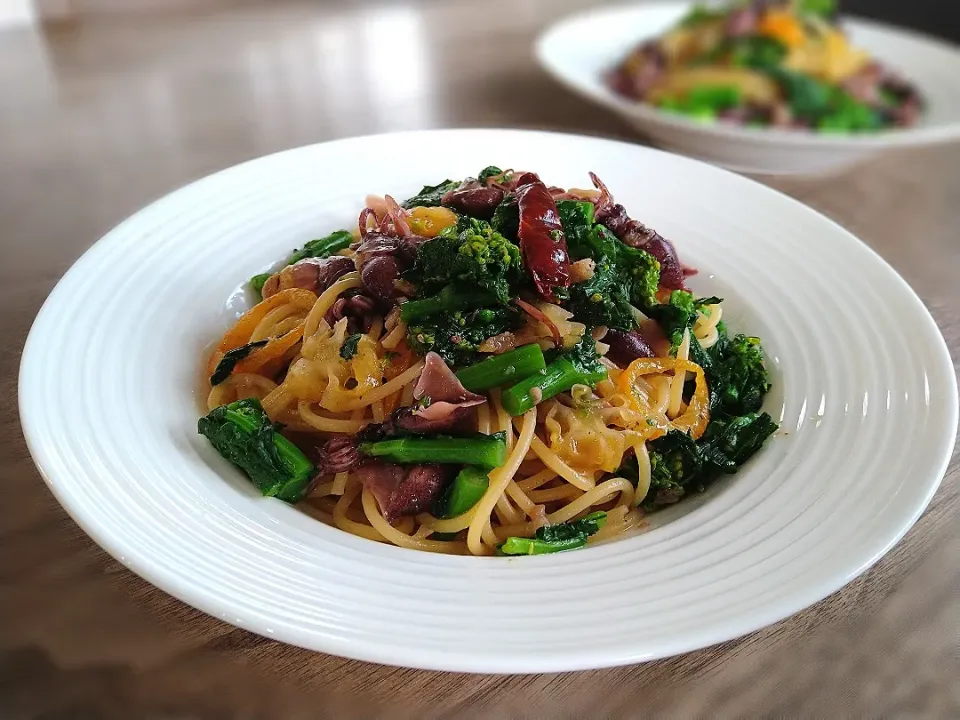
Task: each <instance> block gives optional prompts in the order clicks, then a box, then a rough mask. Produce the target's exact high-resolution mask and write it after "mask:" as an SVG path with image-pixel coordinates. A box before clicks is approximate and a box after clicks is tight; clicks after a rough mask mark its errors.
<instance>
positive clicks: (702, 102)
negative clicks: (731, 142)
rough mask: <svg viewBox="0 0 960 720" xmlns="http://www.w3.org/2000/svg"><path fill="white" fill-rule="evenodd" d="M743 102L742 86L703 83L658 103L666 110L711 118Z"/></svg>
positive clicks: (665, 97) (666, 97) (664, 98)
mask: <svg viewBox="0 0 960 720" xmlns="http://www.w3.org/2000/svg"><path fill="white" fill-rule="evenodd" d="M742 103H743V94H742V93H741V92H740V88H738V87H736V86H733V85H701V86H698V87H694V88H691V89H690V90H689V91H687V92H686V93H684V94H683V95H681V96H680V97H673V96H670V95H667V96H664V97H663V98H661V99H660V101H659V102H658V103H657V104H658V106H659V107H661V108H663V109H664V110H672V111H674V112H680V113H683V114H685V115H692V116H693V117H699V118H702V119H705V120H706V119H711V118H714V117H716V116H717V115H718V114H719V113H720V112H722V111H724V110H729V109H730V108H735V107H737V106H738V105H741V104H742Z"/></svg>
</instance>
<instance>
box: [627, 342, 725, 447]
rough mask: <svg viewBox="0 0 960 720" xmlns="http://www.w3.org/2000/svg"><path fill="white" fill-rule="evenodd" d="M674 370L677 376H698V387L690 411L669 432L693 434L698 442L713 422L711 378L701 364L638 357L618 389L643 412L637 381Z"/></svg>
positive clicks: (676, 421) (669, 428) (631, 364)
mask: <svg viewBox="0 0 960 720" xmlns="http://www.w3.org/2000/svg"><path fill="white" fill-rule="evenodd" d="M670 370H672V371H673V372H674V373H680V372H692V373H693V374H694V376H695V377H696V386H695V389H694V391H693V397H691V398H690V403H689V405H687V409H686V410H685V411H684V412H683V414H682V415H680V416H678V417H677V418H675V419H673V420H672V421H670V422H669V423H668V424H667V426H666V428H665V429H666V430H679V431H681V432H686V433H689V434H690V436H691V437H692V438H693V439H694V440H696V439H698V438H699V437H700V436H701V435H703V432H704V430H706V429H707V423H708V422H710V396H709V392H708V389H707V379H706V376H705V375H704V372H703V368H701V367H700V366H699V365H697V364H695V363H692V362H690V361H689V360H678V359H677V358H660V357H654V358H637V359H636V360H634V361H633V362H632V363H630V365H628V366H627V368H626V369H625V370H624V371H623V372H622V373H620V377H619V378H617V389H618V390H620V392H622V393H623V394H624V395H626V396H627V397H628V398H630V402H631V403H632V404H633V406H634V409H635V410H637V411H638V412H642V408H641V407H640V403H638V402H637V399H636V396H635V394H634V385H635V383H636V379H637V378H639V377H642V376H644V375H653V374H656V373H663V372H668V371H670ZM661 429H664V428H661ZM651 437H652V436H651Z"/></svg>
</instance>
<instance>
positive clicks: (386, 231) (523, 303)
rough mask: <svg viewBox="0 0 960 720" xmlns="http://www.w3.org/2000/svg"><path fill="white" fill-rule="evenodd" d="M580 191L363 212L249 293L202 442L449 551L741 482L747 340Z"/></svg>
mask: <svg viewBox="0 0 960 720" xmlns="http://www.w3.org/2000/svg"><path fill="white" fill-rule="evenodd" d="M590 177H591V179H592V181H593V185H594V188H592V189H570V190H564V189H562V188H557V187H550V186H548V185H546V184H545V183H544V182H543V181H541V180H540V178H539V177H538V176H537V175H536V174H534V173H531V172H516V171H511V170H506V171H504V170H501V169H499V168H496V167H488V168H485V169H484V170H482V171H481V172H480V173H479V174H478V175H477V177H476V178H467V179H466V180H464V181H462V182H460V181H450V180H447V181H444V182H442V183H439V184H438V185H434V186H426V187H424V188H423V190H422V191H421V192H420V193H419V194H418V195H416V196H415V197H412V198H410V199H408V200H406V201H405V202H404V203H402V205H401V204H398V203H397V202H396V201H395V200H394V199H393V198H392V197H390V196H389V195H387V196H385V197H378V196H369V197H368V198H367V200H366V207H364V208H363V210H362V211H361V213H360V216H359V223H358V228H357V229H356V230H354V231H348V230H340V231H337V232H334V233H332V234H331V235H329V236H327V237H324V238H320V239H317V240H313V241H311V242H309V243H307V244H306V245H305V246H304V247H303V248H302V249H300V250H298V251H296V252H295V253H294V254H293V255H292V256H291V257H289V258H288V259H287V261H286V263H285V265H284V266H283V267H282V268H281V269H279V270H278V271H277V272H274V273H267V274H263V275H258V276H256V277H254V278H253V279H252V280H251V285H252V287H253V289H254V290H255V291H256V292H257V293H259V294H260V295H261V297H262V300H261V302H259V303H258V304H256V305H255V306H254V307H252V308H251V309H250V310H249V311H247V312H246V313H245V314H244V315H243V316H241V317H240V318H239V320H237V322H236V324H235V325H233V327H231V328H230V329H229V330H228V331H227V332H226V334H225V335H224V336H223V338H222V339H221V340H220V341H219V343H218V344H217V346H216V348H215V349H214V351H213V352H212V354H211V355H210V357H209V358H208V359H207V373H208V375H209V376H210V386H211V387H210V392H209V396H208V400H207V404H208V408H209V410H210V413H209V414H208V415H207V416H206V417H204V418H201V420H200V422H199V431H200V432H201V433H202V434H203V435H205V436H206V437H208V438H209V439H210V441H211V442H212V443H213V445H214V447H216V448H217V450H218V451H219V452H220V453H221V454H223V455H224V456H225V457H226V458H228V459H229V460H230V461H232V462H233V463H234V464H235V465H237V466H238V467H240V468H241V469H242V470H244V471H245V472H246V474H247V475H248V476H249V478H250V480H251V481H252V482H253V483H254V484H255V485H256V486H257V487H258V488H259V489H260V491H261V492H263V494H264V495H270V496H275V497H278V498H280V499H282V500H285V501H288V502H298V503H299V504H300V505H301V506H303V507H304V508H305V509H306V510H307V511H308V512H309V513H311V514H312V515H314V516H315V517H317V518H318V519H320V520H322V521H324V522H327V523H329V524H331V525H334V526H336V527H338V528H340V529H342V530H345V531H347V532H350V533H353V534H355V535H359V536H362V537H365V538H369V539H371V540H376V541H381V542H389V543H393V544H395V545H398V546H401V547H406V548H413V549H419V550H429V551H434V552H447V553H461V554H463V553H471V554H474V555H489V554H493V553H502V554H539V553H548V552H557V551H561V550H568V549H573V548H577V547H582V546H584V545H585V544H587V542H588V541H589V542H594V541H597V540H602V539H604V538H610V537H613V536H616V535H620V534H622V533H625V532H627V531H629V530H631V529H635V528H638V527H640V526H641V525H642V523H643V517H644V513H647V512H652V511H655V510H657V509H658V508H661V507H663V506H665V505H670V504H672V503H675V502H677V501H679V500H680V499H681V498H683V497H684V496H685V495H686V494H688V493H690V492H697V491H701V490H703V489H704V488H705V487H706V486H707V485H708V484H709V483H710V482H712V481H713V480H714V479H716V478H717V477H718V476H719V475H721V474H724V473H732V472H734V471H735V470H736V469H737V468H738V467H739V466H741V465H742V464H743V463H744V462H746V461H747V460H748V459H749V458H750V457H751V456H752V455H753V454H754V453H755V452H756V451H757V450H758V449H759V448H760V447H761V445H762V444H763V442H764V441H765V440H766V439H767V438H768V437H769V436H770V435H772V434H773V433H774V431H775V430H776V429H777V425H776V424H775V423H774V421H773V420H772V419H771V417H770V416H769V415H768V414H766V413H763V412H760V408H761V405H762V401H763V396H764V395H765V393H766V392H767V390H768V389H769V387H770V385H769V381H768V377H767V372H766V370H765V368H764V364H763V353H762V350H761V347H760V341H759V340H758V339H757V338H755V337H749V336H746V335H742V334H736V335H734V334H731V332H730V331H729V330H728V328H727V327H726V324H725V322H724V321H723V308H722V300H721V299H720V298H716V297H709V298H696V297H694V296H693V295H692V294H691V293H690V292H689V291H688V290H687V288H686V278H687V277H689V276H690V275H692V274H694V273H695V272H696V271H695V270H693V269H692V268H689V267H687V266H685V265H684V264H683V263H681V261H680V259H679V257H678V255H677V252H676V249H675V248H674V246H673V244H672V243H671V242H670V241H669V240H667V239H666V238H664V237H662V236H661V235H659V234H658V233H657V232H655V231H654V230H653V229H651V228H648V227H646V226H645V225H643V224H642V223H641V222H639V221H637V220H634V219H631V218H630V217H629V215H628V214H627V211H626V209H625V208H624V207H623V206H622V205H620V204H618V203H616V202H615V200H614V198H613V197H612V195H611V193H610V191H609V190H608V189H607V188H606V187H605V186H604V185H603V183H602V182H601V181H600V179H599V178H597V177H596V176H595V175H593V174H592V173H591V174H590Z"/></svg>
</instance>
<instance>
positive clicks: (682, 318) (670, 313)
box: [645, 290, 697, 354]
mask: <svg viewBox="0 0 960 720" xmlns="http://www.w3.org/2000/svg"><path fill="white" fill-rule="evenodd" d="M645 312H646V313H647V315H648V316H649V317H651V318H653V319H654V320H656V321H657V323H659V325H660V329H661V330H663V334H664V335H665V336H666V338H667V339H668V340H669V341H670V353H671V354H676V352H677V347H678V346H679V345H680V343H681V342H682V341H683V331H684V330H686V329H687V328H689V327H692V326H693V323H694V322H696V319H697V304H696V301H695V300H694V298H693V295H691V294H690V293H688V292H687V291H686V290H674V291H673V292H672V293H670V299H669V300H668V301H667V302H665V303H661V304H658V305H653V306H651V307H649V308H647V310H646V311H645Z"/></svg>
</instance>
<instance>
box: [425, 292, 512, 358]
mask: <svg viewBox="0 0 960 720" xmlns="http://www.w3.org/2000/svg"><path fill="white" fill-rule="evenodd" d="M407 304H409V303H407ZM516 323H517V312H516V311H515V310H514V309H512V308H508V307H497V308H480V309H478V310H462V311H456V312H452V313H441V314H439V315H433V316H430V317H426V318H423V319H422V320H419V321H417V322H416V323H414V324H411V325H409V326H408V327H407V342H408V343H409V345H410V347H411V349H413V350H414V351H415V352H417V353H419V354H420V355H426V354H427V353H428V352H430V351H431V350H432V351H433V352H435V353H438V354H439V355H440V356H441V357H442V358H443V359H444V360H445V361H446V362H447V364H448V365H454V366H460V365H470V364H472V363H475V362H477V360H479V359H480V354H479V353H478V349H479V347H480V344H481V343H482V342H483V341H484V340H486V339H487V338H490V337H493V336H494V335H499V334H500V333H502V332H504V331H505V330H508V329H510V328H511V327H514V326H515V325H516Z"/></svg>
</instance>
